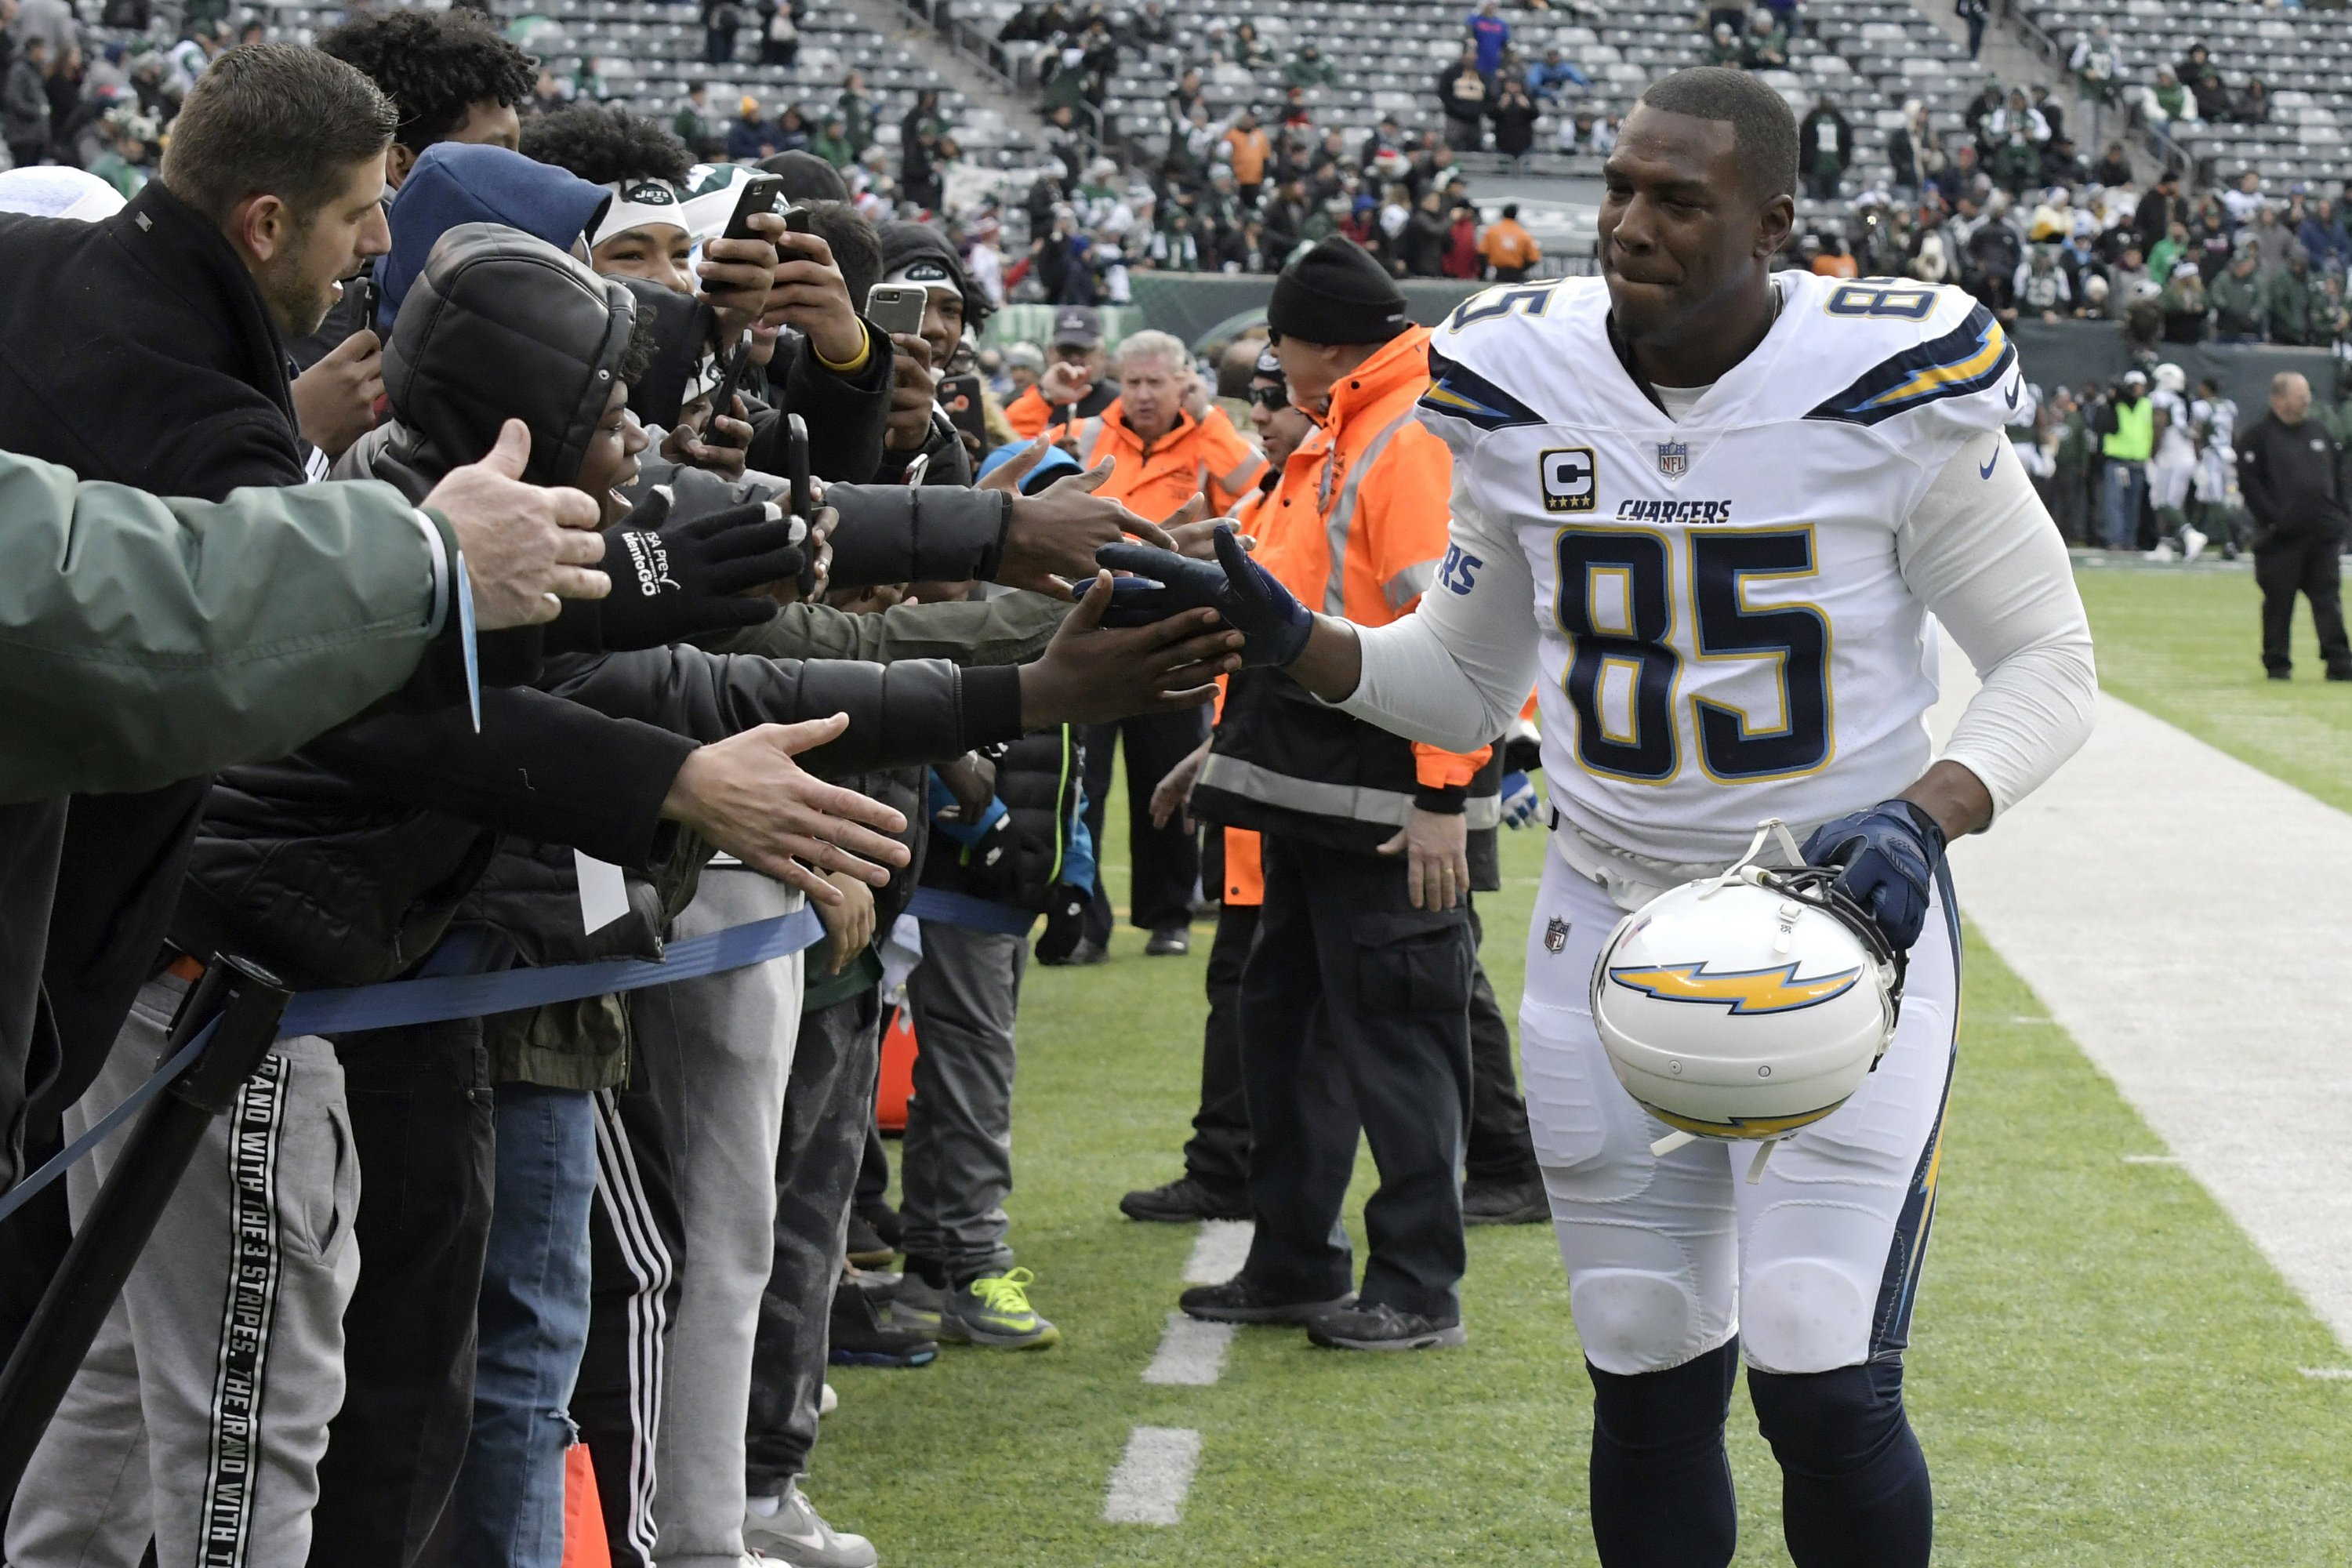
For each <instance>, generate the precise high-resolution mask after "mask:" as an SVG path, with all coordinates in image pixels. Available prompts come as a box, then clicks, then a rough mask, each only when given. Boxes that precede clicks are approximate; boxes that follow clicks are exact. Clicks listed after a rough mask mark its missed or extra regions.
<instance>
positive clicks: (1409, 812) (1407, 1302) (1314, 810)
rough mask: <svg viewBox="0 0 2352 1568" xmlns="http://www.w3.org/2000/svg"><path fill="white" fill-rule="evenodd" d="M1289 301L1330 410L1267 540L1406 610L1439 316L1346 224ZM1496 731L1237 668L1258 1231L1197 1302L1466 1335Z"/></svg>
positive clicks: (1420, 1341)
mask: <svg viewBox="0 0 2352 1568" xmlns="http://www.w3.org/2000/svg"><path fill="white" fill-rule="evenodd" d="M1266 317H1267V324H1268V326H1269V327H1270V328H1271V329H1272V331H1273V334H1274V345H1275V353H1276V355H1277V357H1278V358H1279V359H1280V361H1281V363H1282V367H1283V371H1284V374H1285V375H1286V378H1287V381H1288V385H1289V394H1290V396H1291V398H1292V399H1293V400H1294V401H1296V402H1297V403H1298V404H1300V405H1302V406H1304V407H1307V408H1309V409H1314V408H1316V407H1318V405H1319V406H1320V407H1321V409H1322V412H1321V414H1320V424H1319V425H1318V428H1317V429H1316V430H1315V431H1314V432H1313V433H1312V434H1311V435H1309V436H1308V437H1307V439H1306V440H1305V441H1304V442H1302V443H1301V444H1300V446H1299V447H1298V449H1297V451H1296V452H1294V453H1292V454H1291V457H1290V460H1289V461H1288V463H1286V465H1285V466H1284V470H1283V478H1282V482H1281V485H1280V487H1279V489H1277V491H1276V494H1275V496H1274V498H1273V499H1272V500H1269V501H1268V502H1266V503H1265V504H1263V505H1262V506H1260V507H1259V508H1258V509H1257V511H1256V513H1255V519H1254V521H1255V522H1256V523H1257V529H1256V533H1257V540H1258V547H1257V552H1256V559H1257V561H1258V563H1259V564H1260V565H1262V566H1264V567H1265V569H1266V570H1267V571H1268V572H1270V573H1271V574H1273V575H1274V576H1276V578H1278V579H1280V580H1281V582H1282V583H1283V584H1284V585H1285V586H1286V587H1287V588H1289V589H1290V590H1291V591H1292V592H1293V593H1294V594H1296V595H1299V597H1300V598H1301V599H1302V600H1303V601H1304V602H1305V603H1307V604H1308V605H1314V606H1317V607H1318V608H1325V609H1328V611H1329V612H1330V613H1332V614H1334V615H1343V616H1349V617H1350V618H1355V617H1359V616H1360V617H1362V618H1363V619H1364V620H1365V621H1368V622H1370V624H1373V625H1381V624H1385V623H1386V622H1388V621H1391V620H1393V619H1395V618H1397V617H1398V616H1403V615H1406V614H1408V613H1410V612H1411V611H1412V607H1413V605H1414V604H1415V603H1416V602H1418V600H1419V599H1420V597H1421V595H1422V592H1423V589H1425V588H1427V587H1428V586H1429V585H1430V584H1431V583H1432V582H1433V580H1434V578H1435V575H1436V572H1437V568H1438V564H1439V563H1440V561H1441V560H1442V558H1443V557H1444V552H1445V543H1446V528H1447V516H1448V508H1449V499H1450V497H1451V494H1452V489H1453V465H1452V460H1451V458H1450V457H1449V456H1448V454H1447V452H1446V449H1445V447H1444V445H1443V444H1442V443H1441V442H1439V441H1438V440H1437V438H1436V437H1433V436H1432V435H1430V434H1429V433H1428V432H1427V431H1426V430H1424V429H1423V428H1422V426H1420V424H1419V423H1418V422H1417V421H1416V420H1415V419H1414V417H1413V412H1412V409H1413V404H1414V402H1415V401H1416V400H1417V399H1418V398H1419V397H1420V395H1421V394H1422V392H1423V390H1424V389H1425V388H1426V387H1427V386H1428V384H1429V372H1428V359H1427V342H1428V337H1429V334H1428V333H1427V332H1426V331H1423V329H1421V328H1418V327H1414V326H1412V324H1411V322H1410V321H1408V320H1407V319H1406V317H1405V313H1404V297H1403V295H1402V292H1401V291H1400V290H1399V289H1397V287H1396V284H1395V283H1394V282H1393V281H1392V280H1391V279H1390V278H1389V276H1388V274H1387V272H1386V271H1385V270H1383V269H1382V268H1381V265H1380V264H1379V263H1378V262H1377V261H1374V260H1373V259H1372V258H1371V257H1370V256H1369V255H1367V254H1366V253H1365V252H1364V251H1363V249H1362V248H1361V247H1358V246H1356V245H1354V244H1352V243H1350V242H1349V241H1348V240H1346V239H1343V238H1339V237H1333V238H1330V239H1327V240H1324V241H1323V242H1322V243H1320V244H1319V245H1318V246H1317V247H1315V248H1314V249H1313V250H1311V251H1309V252H1308V253H1307V255H1306V256H1304V257H1301V258H1298V259H1297V260H1296V261H1294V262H1292V263H1291V264H1290V265H1289V266H1288V267H1286V268H1284V269H1283V272H1282V275H1281V276H1280V277H1279V278H1278V279H1276V282H1275V288H1274V298H1273V300H1272V302H1271V304H1270V305H1269V307H1268V310H1267V313H1266ZM1492 752H1493V749H1492V748H1491V747H1482V748H1480V749H1479V750H1478V751H1477V752H1474V753H1471V754H1469V755H1462V754H1458V753H1452V752H1442V751H1439V750H1437V749H1435V748H1433V747H1429V746H1422V745H1416V744H1413V743H1412V742H1407V741H1404V740H1402V739H1400V738H1399V737H1397V736H1395V735H1391V734H1390V733H1389V732H1388V731H1383V730H1379V729H1375V728H1373V727H1372V726H1371V725H1370V724H1366V723H1363V722H1361V721H1359V720H1356V719H1353V718H1350V717H1349V716H1348V715H1346V714H1344V713H1341V712H1339V710H1336V709H1331V708H1328V707H1325V706H1324V705H1323V704H1321V703H1319V702H1318V701H1316V700H1315V699H1314V698H1312V697H1311V696H1309V695H1308V694H1307V691H1306V689H1304V688H1302V687H1300V686H1299V685H1298V684H1297V682H1295V681H1293V680H1292V679H1290V678H1289V677H1288V676H1287V675H1285V674H1284V673H1282V672H1281V671H1280V670H1277V669H1272V668H1261V669H1244V670H1242V671H1240V672H1239V673H1237V674H1236V675H1235V676H1234V677H1233V679H1232V682H1231V685H1230V687H1229V689H1228V692H1227V696H1226V700H1225V709H1224V714H1223V718H1222V719H1221V720H1220V721H1219V723H1218V726H1217V731H1216V734H1215V737H1214V739H1213V742H1212V743H1211V747H1210V752H1209V757H1208V760H1207V761H1206V762H1205V763H1203V764H1202V770H1201V776H1200V781H1199V783H1198V784H1197V785H1196V786H1195V787H1194V789H1193V792H1192V810H1193V814H1194V815H1195V816H1202V817H1205V818H1207V819H1209V820H1211V821H1213V822H1221V823H1223V824H1225V825H1227V826H1240V827H1252V828H1255V829H1257V830H1258V831H1259V832H1260V834H1261V835H1262V848H1263V853H1262V863H1263V872H1264V878H1265V902H1264V903H1263V905H1262V906H1261V907H1260V910H1259V914H1258V930H1257V938H1256V942H1255V946H1254V947H1253V948H1252V949H1251V951H1250V954H1249V959H1248V962H1247V963H1246V964H1245V966H1244V970H1243V973H1242V983H1241V1042H1242V1075H1243V1081H1244V1089H1245V1093H1246V1095H1247V1099H1248V1107H1249V1120H1250V1133H1251V1149H1250V1177H1249V1191H1250V1205H1251V1208H1252V1210H1253V1211H1254V1213H1255V1217H1256V1221H1257V1231H1256V1237H1255V1240H1254V1241H1253V1242H1252V1244H1251V1248H1250V1255H1249V1261H1248V1262H1247V1263H1246V1264H1244V1266H1243V1268H1242V1271H1241V1272H1240V1273H1239V1274H1238V1275H1236V1276H1234V1278H1233V1279H1230V1280H1227V1281H1226V1282H1224V1283H1223V1284H1221V1285H1209V1286H1202V1287H1199V1288H1196V1289H1192V1290H1188V1291H1186V1292H1185V1293H1184V1295H1183V1297H1182V1299H1181V1304H1182V1306H1183V1308H1184V1310H1186V1311H1187V1312H1190V1313H1192V1315H1193V1316H1195V1317H1200V1318H1206V1319H1209V1320H1211V1321H1228V1322H1304V1323H1306V1324H1307V1328H1308V1332H1309V1336H1310V1337H1311V1338H1312V1339H1313V1340H1314V1341H1315V1342H1317V1343H1318V1344H1323V1345H1329V1346H1335V1347H1339V1348H1345V1349H1360V1350H1388V1349H1407V1348H1421V1347H1425V1346H1433V1345H1452V1344H1460V1343H1462V1342H1463V1340H1464V1334H1463V1329H1462V1319H1461V1307H1460V1300H1459V1295H1458V1289H1457V1287H1458V1285H1459V1282H1460V1279H1461V1276H1462V1269H1463V1260H1464V1247H1463V1235H1462V1194H1461V1188H1460V1185H1459V1180H1460V1178H1459V1174H1458V1172H1459V1168H1460V1164H1461V1159H1462V1147H1463V1135H1464V1126H1465V1122H1466V1121H1467V1119H1468V1114H1469V1102H1470V1086H1471V1068H1470V1037H1469V1021H1468V1011H1469V1005H1470V990H1471V972H1472V959H1473V952H1474V946H1475V944H1474V942H1473V940H1472V937H1471V934H1470V926H1469V917H1468V910H1467V905H1466V901H1465V900H1466V897H1467V895H1468V893H1469V891H1470V886H1471V867H1470V863H1469V862H1470V859H1471V855H1470V847H1471V843H1472V840H1473V839H1474V837H1475V839H1477V840H1478V841H1479V842H1480V847H1481V848H1482V849H1483V851H1484V852H1483V853H1482V854H1481V855H1480V856H1479V857H1478V858H1480V859H1481V860H1482V861H1483V862H1484V868H1485V870H1486V873H1487V875H1486V877H1484V878H1482V880H1486V881H1488V883H1489V885H1492V869H1493V864H1492V854H1493V830H1494V828H1495V826H1496V821H1497V820H1498V818H1499V815H1500V813H1499V807H1498V802H1497V798H1496V778H1497V776H1498V773H1499V769H1498V768H1497V767H1496V765H1495V761H1494V757H1493V754H1492ZM1327 1048H1328V1050H1329V1051H1330V1052H1331V1053H1332V1054H1333V1055H1336V1058H1337V1067H1338V1069H1339V1070H1337V1071H1333V1070H1330V1064H1328V1062H1327V1061H1325V1060H1323V1059H1320V1058H1321V1057H1322V1054H1323V1053H1324V1051H1325V1050H1326V1049H1327ZM1351 1099H1352V1100H1353V1102H1354V1104H1353V1111H1354V1114H1353V1115H1350V1114H1349V1104H1348V1102H1349V1100H1351ZM1358 1118H1360V1120H1361V1125H1362V1129H1363V1131H1364V1134H1365V1136H1366V1137H1367V1139H1368V1140H1369V1141H1370V1144H1371V1149H1372V1157H1373V1159H1374V1161H1375V1162H1376V1163H1377V1164H1378V1165H1379V1167H1380V1172H1381V1185H1380V1190H1379V1191H1378V1192H1376V1193H1375V1194H1373V1195H1372V1198H1371V1200H1370V1203H1368V1204H1367V1205H1365V1211H1364V1214H1365V1223H1366V1227H1367V1229H1368V1231H1369V1233H1370V1242H1371V1255H1370V1258H1368V1259H1367V1261H1366V1264H1365V1268H1364V1279H1363V1287H1362V1292H1361V1296H1360V1298H1356V1297H1353V1296H1351V1293H1350V1290H1349V1287H1350V1285H1351V1284H1352V1283H1353V1280H1352V1268H1351V1259H1350V1257H1349V1247H1348V1240H1347V1232H1346V1230H1345V1229H1344V1227H1342V1226H1341V1225H1340V1224H1339V1210H1340V1205H1341V1202H1342V1200H1343V1199H1344V1198H1345V1196H1346V1194H1347V1187H1348V1180H1349V1171H1350V1167H1351V1165H1352V1163H1353V1161H1354V1154H1355V1131H1356V1126H1357V1119H1358Z"/></svg>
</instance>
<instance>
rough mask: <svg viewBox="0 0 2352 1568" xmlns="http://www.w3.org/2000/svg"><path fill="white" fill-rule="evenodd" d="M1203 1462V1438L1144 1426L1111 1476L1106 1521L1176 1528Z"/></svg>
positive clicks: (1168, 1428) (1180, 1429)
mask: <svg viewBox="0 0 2352 1568" xmlns="http://www.w3.org/2000/svg"><path fill="white" fill-rule="evenodd" d="M1200 1462H1201V1435H1200V1434H1199V1433H1198V1432H1195V1431H1192V1430H1191V1429H1190V1428H1189V1427H1180V1426H1138V1427H1137V1428H1136V1429H1135V1431H1134V1434H1133V1435H1132V1436H1129V1438H1128V1440H1127V1453H1126V1454H1125V1455H1124V1456H1123V1457H1122V1458H1120V1459H1119V1461H1118V1468H1117V1469H1115V1470H1113V1471H1111V1473H1110V1487H1109V1489H1108V1491H1107V1492H1106V1493H1105V1495H1104V1497H1103V1511H1102V1516H1103V1519H1104V1521H1106V1522H1107V1523H1110V1524H1174V1523H1176V1522H1177V1521H1180V1520H1181V1519H1182V1518H1183V1516H1184V1494H1185V1493H1186V1492H1188V1491H1190V1490H1192V1470H1193V1468H1194V1467H1195V1466H1197V1465H1198V1464H1199V1463H1200Z"/></svg>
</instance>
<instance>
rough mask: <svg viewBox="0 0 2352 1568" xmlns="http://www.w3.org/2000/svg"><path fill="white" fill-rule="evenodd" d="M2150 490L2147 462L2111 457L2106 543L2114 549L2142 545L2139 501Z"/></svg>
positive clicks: (2132, 547)
mask: <svg viewBox="0 0 2352 1568" xmlns="http://www.w3.org/2000/svg"><path fill="white" fill-rule="evenodd" d="M2146 494H2147V465H2146V464H2145V463H2126V462H2118V461H2116V459H2114V458H2109V459H2108V461H2107V481H2106V493H2105V521H2106V543H2107V548H2108V549H2110V550H2135V549H2137V548H2138V546H2139V503H2140V498H2141V497H2143V496H2145V495H2146Z"/></svg>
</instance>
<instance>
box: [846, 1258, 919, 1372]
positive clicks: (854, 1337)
mask: <svg viewBox="0 0 2352 1568" xmlns="http://www.w3.org/2000/svg"><path fill="white" fill-rule="evenodd" d="M826 1355H827V1357H828V1358H829V1359H830V1360H831V1361H832V1363H833V1364H834V1365H835V1366H929V1364H930V1363H933V1362H935V1361H937V1360H939V1359H940V1342H939V1341H937V1340H935V1339H933V1338H931V1337H930V1336H929V1334H925V1333H919V1332H918V1331H915V1330H913V1329H910V1328H908V1327H907V1326H906V1325H905V1324H903V1323H900V1322H898V1321H895V1318H894V1317H893V1316H892V1309H891V1307H890V1305H889V1304H888V1303H887V1302H878V1301H877V1300H875V1299H874V1298H873V1296H872V1295H870V1294H868V1293H867V1292H866V1291H864V1290H861V1289H858V1288H857V1287H856V1285H853V1284H851V1283H850V1282H849V1281H848V1280H846V1279H844V1280H843V1281H842V1282H841V1283H840V1284H839V1285H838V1286H836V1287H835V1289H834V1292H833V1316H832V1319H831V1321H830V1322H829V1324H828V1326H827V1329H826Z"/></svg>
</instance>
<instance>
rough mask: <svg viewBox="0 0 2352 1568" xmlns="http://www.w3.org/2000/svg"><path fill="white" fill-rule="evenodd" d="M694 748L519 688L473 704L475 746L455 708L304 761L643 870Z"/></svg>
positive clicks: (365, 726) (393, 718)
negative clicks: (477, 713) (478, 724)
mask: <svg viewBox="0 0 2352 1568" xmlns="http://www.w3.org/2000/svg"><path fill="white" fill-rule="evenodd" d="M695 744H696V742H693V741H691V740H689V739H688V738H687V737H685V736H683V735H677V734H672V733H670V732H669V731H667V730H666V729H662V728H657V727H656V726H655V725H653V724H650V723H640V722H636V721H633V720H630V719H625V718H613V717H608V716H607V715H605V714H604V713H600V712H598V711H596V710H594V709H593V708H589V707H586V706H583V705H582V704H580V703H577V702H572V701H567V700H565V699H563V698H562V697H559V696H556V695H553V694H552V693H551V692H546V691H540V690H535V689H531V688H529V687H519V688H514V689H499V690H490V691H485V692H483V693H482V732H481V733H480V734H476V733H474V724H473V719H472V716H471V715H470V714H469V713H468V712H467V710H466V709H465V708H464V707H463V706H459V707H456V708H448V709H444V710H440V711H437V712H433V713H424V714H384V715H382V716H378V717H372V718H364V719H361V720H358V721H355V722H353V723H350V724H346V725H344V726H343V727H342V728H341V729H340V730H335V731H331V732H329V733H328V734H325V735H322V736H320V738H319V739H318V740H316V741H313V742H310V745H308V746H306V747H304V748H303V752H304V754H305V755H306V756H308V757H310V759H311V760H312V761H314V762H317V763H320V765H322V766H325V767H327V768H330V769H331V770H333V771H334V772H335V773H341V775H342V776H343V777H345V778H347V779H350V780H352V782H354V783H358V784H364V785H365V786H366V787H367V788H368V789H370V790H371V791H373V792H374V793H376V794H378V795H389V796H391V797H393V798H394V799H396V800H402V801H405V802H408V803H410V804H412V805H422V806H426V807H429V808H431V809H433V810H435V811H440V812H446V814H448V815H449V816H457V817H463V818H465V819H466V820H467V821H469V822H475V823H478V824H480V825H481V826H485V827H495V828H497V829H499V831H500V832H503V833H515V834H520V835H522V836H523V837H529V838H539V839H544V840H546V841H548V842H550V843H553V844H569V845H571V846H572V847H575V848H578V849H583V850H585V851H586V852H587V853H589V854H591V855H593V856H595V857H596V858H598V859H600V860H610V861H613V862H614V864H616V865H621V866H629V867H635V868H644V867H646V866H647V865H649V864H651V863H652V862H653V860H654V858H656V853H657V851H658V847H659V839H660V836H661V832H662V822H661V808H662V802H663V801H664V800H665V799H666V798H667V796H668V795H669V786H670V784H671V783H672V782H673V781H675V780H676V779H677V770H678V768H679V766H680V765H681V764H682V763H685V761H686V757H687V753H688V752H691V751H693V750H694V748H695Z"/></svg>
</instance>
